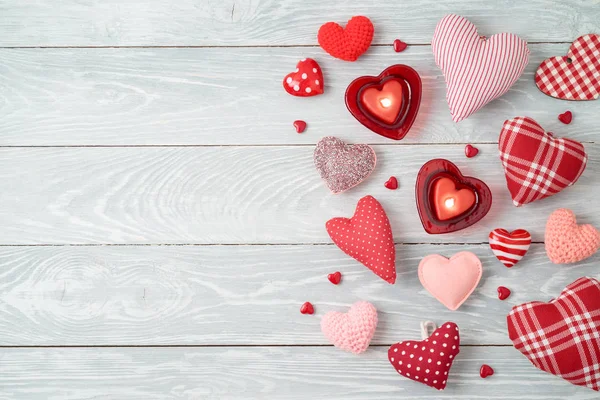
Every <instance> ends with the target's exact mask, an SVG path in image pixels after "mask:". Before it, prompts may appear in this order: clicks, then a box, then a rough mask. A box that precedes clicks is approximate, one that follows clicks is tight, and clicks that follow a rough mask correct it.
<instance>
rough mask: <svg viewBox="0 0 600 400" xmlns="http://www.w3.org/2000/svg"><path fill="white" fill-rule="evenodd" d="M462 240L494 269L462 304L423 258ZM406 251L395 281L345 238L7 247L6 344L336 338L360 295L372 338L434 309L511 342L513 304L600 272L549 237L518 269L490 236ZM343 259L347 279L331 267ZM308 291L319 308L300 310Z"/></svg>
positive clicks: (478, 332)
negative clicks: (430, 273)
mask: <svg viewBox="0 0 600 400" xmlns="http://www.w3.org/2000/svg"><path fill="white" fill-rule="evenodd" d="M462 250H468V251H473V252H474V253H475V254H477V255H478V256H479V257H480V259H481V260H482V262H483V265H484V274H483V279H482V281H481V283H480V285H479V287H478V289H477V290H476V291H475V293H474V294H473V295H472V296H471V297H470V298H469V300H468V301H467V302H466V303H465V304H464V305H463V306H462V307H461V308H460V310H459V311H457V312H452V311H449V310H447V309H446V308H445V307H444V306H443V305H441V304H440V303H438V302H437V301H436V300H435V299H434V298H433V297H432V296H430V295H429V294H428V293H427V292H426V291H425V289H424V288H423V287H422V286H421V284H420V283H419V280H418V276H417V266H418V263H419V261H420V260H421V258H422V257H424V256H426V255H427V254H435V253H437V254H442V255H445V256H448V257H449V256H451V255H452V254H454V253H456V252H458V251H462ZM397 253H398V260H397V272H398V279H397V283H396V284H395V285H389V284H387V283H386V282H384V281H382V280H381V279H379V278H377V277H376V276H375V275H374V274H372V273H371V272H370V271H369V270H367V269H366V268H364V267H363V266H362V265H360V264H359V263H357V262H356V261H354V260H353V259H351V258H349V257H347V256H346V255H345V254H343V253H342V252H341V251H340V250H339V249H337V248H336V247H335V246H323V245H321V246H133V247H132V246H109V247H106V246H104V247H102V246H100V247H95V246H92V247H88V246H51V247H40V246H34V247H26V246H25V247H21V246H18V247H0V345H6V346H23V345H28V346H32V345H52V346H57V345H58V346H62V345H125V346H127V345H175V344H177V345H235V344H240V345H247V344H253V345H263V344H283V345H285V344H327V343H328V342H327V340H326V339H325V338H324V337H323V335H322V334H321V331H320V327H319V321H320V318H321V317H322V316H323V315H324V314H325V313H326V312H328V311H332V310H340V311H343V310H346V309H347V307H348V306H349V305H350V304H352V303H354V302H356V301H359V300H368V301H370V302H372V303H373V304H374V305H375V306H376V307H377V308H378V310H379V319H380V324H379V327H378V330H377V332H376V336H375V338H374V341H373V343H377V344H390V343H393V342H395V341H398V340H400V338H402V337H412V336H414V334H415V332H416V331H417V328H418V326H419V322H420V321H422V320H424V319H432V320H435V321H437V322H438V323H442V322H444V321H447V320H451V321H455V322H456V323H457V324H459V326H461V327H462V328H463V330H464V332H463V334H462V341H463V343H465V344H495V345H498V344H510V341H509V339H508V336H507V334H506V315H507V314H508V312H509V311H510V309H511V307H512V306H513V305H515V304H520V303H523V302H526V301H532V300H540V301H547V300H550V299H551V298H555V297H556V296H557V295H558V294H559V293H560V291H561V290H562V289H563V288H564V286H566V285H567V284H569V283H571V282H572V281H574V280H575V279H577V278H579V277H581V276H586V275H587V276H594V277H598V278H600V272H599V271H598V267H597V266H598V262H599V261H600V254H599V255H597V256H594V257H592V258H590V259H588V260H586V261H585V262H582V263H580V264H578V265H575V266H571V267H567V266H558V265H553V264H550V262H549V261H548V259H547V257H546V254H545V252H544V250H543V245H541V244H540V245H533V246H532V249H531V251H530V254H528V255H527V256H526V258H524V259H523V261H522V262H521V263H520V264H519V265H517V266H516V267H514V268H512V269H508V268H506V267H504V266H503V265H502V264H500V262H498V261H497V260H496V259H495V257H494V256H493V255H492V253H491V251H490V250H489V248H488V246H487V245H466V246H457V245H404V246H397ZM336 270H339V271H341V272H342V274H343V281H342V283H341V284H340V285H339V286H334V285H332V284H331V283H330V282H329V281H328V280H327V279H326V277H327V274H329V273H331V272H334V271H336ZM500 285H503V286H506V287H508V288H510V289H511V290H512V292H513V293H512V295H511V297H510V298H509V299H508V300H506V301H500V300H498V298H497V293H496V288H497V287H498V286H500ZM305 301H311V302H312V303H313V304H314V305H315V310H316V314H315V315H314V316H307V315H301V314H300V312H299V307H300V305H301V304H302V303H303V302H305ZM0 364H3V363H2V362H1V361H0ZM1 375H2V374H1V373H0V376H1ZM0 386H2V385H0Z"/></svg>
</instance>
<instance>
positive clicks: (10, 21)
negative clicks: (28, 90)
mask: <svg viewBox="0 0 600 400" xmlns="http://www.w3.org/2000/svg"><path fill="white" fill-rule="evenodd" d="M448 13H457V14H461V15H463V16H465V17H467V18H469V19H471V20H472V22H474V23H475V24H477V25H478V27H479V30H480V33H481V34H482V35H488V36H489V35H491V34H493V33H498V32H502V31H509V32H513V33H516V34H519V35H521V36H523V38H524V39H526V40H528V41H572V40H574V39H575V38H576V37H578V36H580V35H583V34H586V33H591V32H598V31H599V30H600V29H599V28H600V22H599V21H600V8H599V7H598V3H597V1H595V0H590V1H579V0H564V1H561V2H555V1H552V0H532V1H528V2H526V3H523V2H520V1H518V0H507V1H502V2H499V1H495V2H481V1H478V0H421V1H418V2H416V1H410V0H388V1H369V2H352V1H347V0H330V1H326V2H324V1H321V0H290V1H280V0H208V1H207V0H203V1H197V0H180V1H177V2H172V1H169V0H128V1H121V0H110V1H103V2H96V1H93V0H63V1H60V2H55V1H52V0H39V1H36V2H27V1H23V2H14V1H10V0H3V1H1V2H0V15H2V19H1V20H0V46H148V45H149V46H190V45H193V46H215V45H218V46H247V45H252V46H254V45H306V44H316V35H317V31H318V29H319V26H321V24H323V23H325V22H327V21H336V22H339V23H345V22H346V21H347V20H348V19H349V18H350V17H352V16H353V15H361V14H362V15H367V16H368V17H369V18H371V19H372V21H373V23H374V24H375V27H376V31H375V32H376V33H375V38H374V42H375V43H391V42H392V41H393V40H394V39H395V38H396V37H400V38H402V39H403V40H404V41H406V42H408V43H429V41H430V40H431V36H432V35H433V29H434V27H435V25H436V23H437V22H438V21H439V20H440V18H442V17H443V16H444V15H446V14H448Z"/></svg>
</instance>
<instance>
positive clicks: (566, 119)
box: [558, 111, 573, 125]
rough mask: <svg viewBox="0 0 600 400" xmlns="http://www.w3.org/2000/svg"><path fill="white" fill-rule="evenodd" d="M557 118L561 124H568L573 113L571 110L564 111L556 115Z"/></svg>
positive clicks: (571, 119)
mask: <svg viewBox="0 0 600 400" xmlns="http://www.w3.org/2000/svg"><path fill="white" fill-rule="evenodd" d="M558 120H559V121H560V122H562V123H563V124H566V125H569V124H570V123H571V121H573V113H572V112H571V111H565V112H564V113H562V114H560V115H559V116H558Z"/></svg>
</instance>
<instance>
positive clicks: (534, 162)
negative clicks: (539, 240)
mask: <svg viewBox="0 0 600 400" xmlns="http://www.w3.org/2000/svg"><path fill="white" fill-rule="evenodd" d="M498 150H500V159H501V161H502V166H503V167H504V173H505V174H506V185H507V186H508V190H509V191H510V195H511V196H512V199H513V203H514V205H515V206H517V207H519V206H521V205H523V204H527V203H531V202H532V201H536V200H540V199H543V198H546V197H548V196H552V195H553V194H556V193H558V192H560V191H562V190H563V189H564V188H566V187H568V186H571V185H573V184H574V183H575V182H577V179H579V177H580V176H581V174H582V173H583V170H584V169H585V166H586V163H587V154H586V153H585V149H584V147H583V145H582V144H581V143H579V142H577V141H575V140H571V139H562V138H560V139H557V138H554V137H552V134H551V133H549V132H546V131H545V130H544V128H542V127H541V126H540V124H538V123H537V122H535V121H534V120H533V119H531V118H528V117H517V118H513V119H510V120H507V121H505V122H504V126H503V127H502V132H500V140H499V143H498Z"/></svg>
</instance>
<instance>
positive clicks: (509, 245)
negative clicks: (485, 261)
mask: <svg viewBox="0 0 600 400" xmlns="http://www.w3.org/2000/svg"><path fill="white" fill-rule="evenodd" d="M489 241H490V248H491V249H492V252H493V253H494V255H495V256H496V257H497V258H498V260H500V262H501V263H502V264H504V265H505V266H506V267H507V268H510V267H512V266H514V265H515V264H516V263H518V262H519V261H521V259H522V258H523V256H525V254H526V253H527V250H529V246H530V245H531V235H530V234H529V232H527V231H526V230H525V229H517V230H515V231H512V232H508V231H507V230H506V229H494V230H493V231H491V232H490V236H489Z"/></svg>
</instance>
